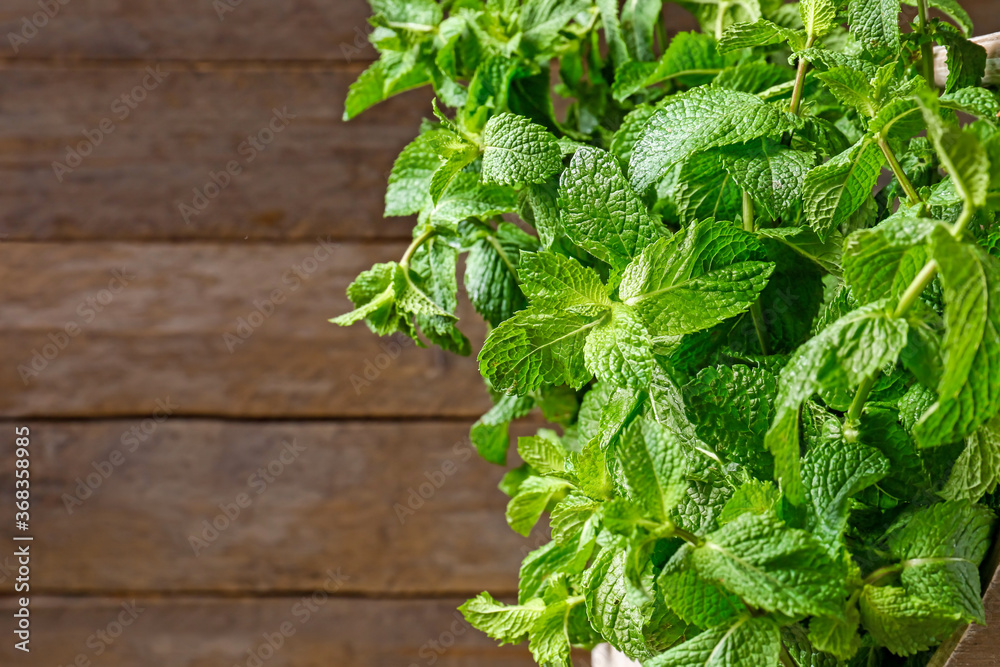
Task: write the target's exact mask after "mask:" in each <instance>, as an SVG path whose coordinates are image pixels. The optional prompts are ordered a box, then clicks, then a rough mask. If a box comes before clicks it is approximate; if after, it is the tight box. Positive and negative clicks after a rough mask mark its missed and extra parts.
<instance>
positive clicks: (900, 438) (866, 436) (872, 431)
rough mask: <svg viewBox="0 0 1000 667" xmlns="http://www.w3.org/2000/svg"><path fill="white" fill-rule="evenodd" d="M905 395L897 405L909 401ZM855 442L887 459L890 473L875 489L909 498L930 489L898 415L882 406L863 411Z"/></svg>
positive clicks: (911, 441) (925, 474)
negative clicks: (857, 441) (874, 450)
mask: <svg viewBox="0 0 1000 667" xmlns="http://www.w3.org/2000/svg"><path fill="white" fill-rule="evenodd" d="M915 386H919V385H915ZM909 396H910V395H909V394H908V395H907V396H904V399H903V400H901V401H900V402H901V403H903V402H904V400H906V401H909V400H910V398H909ZM928 405H929V404H928ZM924 407H926V406H924ZM915 412H917V413H918V414H915V415H914V416H913V418H912V421H914V422H915V421H916V419H917V417H919V413H922V412H923V409H918V410H915ZM858 439H859V441H860V442H862V443H864V444H866V445H868V446H870V447H874V448H876V449H878V450H879V451H880V452H882V455H883V456H884V457H885V458H887V459H888V460H889V470H890V471H891V474H890V475H889V476H888V477H885V478H883V479H882V480H881V481H880V482H879V488H880V489H882V490H884V491H885V492H886V493H888V494H890V495H892V496H894V497H896V498H901V499H910V498H913V497H915V496H916V495H917V494H919V493H920V492H921V491H923V490H924V489H926V488H927V487H928V486H930V477H929V476H928V474H927V469H926V468H925V467H924V461H923V459H922V458H921V457H920V452H919V451H918V450H917V446H916V444H914V442H913V438H911V437H910V435H909V433H907V431H906V429H905V428H904V426H903V424H901V423H900V416H899V413H897V412H896V411H895V410H890V409H888V408H882V407H872V408H868V409H866V410H865V413H864V414H863V415H862V417H861V425H860V429H859V434H858Z"/></svg>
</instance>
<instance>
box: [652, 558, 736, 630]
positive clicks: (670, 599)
mask: <svg viewBox="0 0 1000 667" xmlns="http://www.w3.org/2000/svg"><path fill="white" fill-rule="evenodd" d="M690 554H691V547H690V545H684V546H682V547H681V548H680V549H678V550H677V553H675V554H674V555H673V557H671V559H670V560H669V561H668V562H667V564H666V565H665V566H664V567H663V570H662V571H661V572H660V576H659V577H658V578H657V581H656V587H657V589H658V590H659V592H660V594H661V595H663V598H664V600H666V601H667V603H668V604H669V605H670V608H671V609H673V610H674V612H675V613H676V614H677V615H678V616H679V617H680V618H681V619H683V620H684V621H686V622H687V623H691V624H693V625H696V626H698V627H700V628H712V627H715V626H717V625H723V624H726V623H727V622H732V621H734V620H735V619H736V618H737V617H739V616H741V615H743V614H744V613H745V612H746V606H744V604H743V602H742V601H741V600H740V598H739V596H737V595H734V594H732V593H730V592H729V591H727V590H726V589H725V588H724V587H723V586H722V585H721V584H719V583H717V582H714V581H709V580H707V579H704V578H702V577H701V576H699V575H698V573H697V572H695V571H694V570H693V569H691V567H690V566H689V563H688V558H689V557H690Z"/></svg>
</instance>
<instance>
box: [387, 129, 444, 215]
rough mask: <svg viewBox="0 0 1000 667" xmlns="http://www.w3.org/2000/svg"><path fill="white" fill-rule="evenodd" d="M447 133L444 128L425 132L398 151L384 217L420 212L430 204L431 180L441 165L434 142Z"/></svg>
mask: <svg viewBox="0 0 1000 667" xmlns="http://www.w3.org/2000/svg"><path fill="white" fill-rule="evenodd" d="M449 135H450V133H449V132H448V131H446V130H431V131H430V132H424V133H423V134H421V135H420V136H418V137H417V138H416V139H414V140H413V141H411V142H410V143H409V144H408V145H407V146H406V148H404V149H403V152H402V153H400V154H399V157H398V158H396V162H395V163H394V164H393V165H392V171H391V172H390V173H389V187H388V189H387V190H386V193H385V215H386V217H391V216H401V215H413V214H415V213H420V211H422V210H423V209H425V208H427V207H428V206H429V205H430V204H431V197H430V187H431V180H432V179H433V178H434V174H435V173H436V172H437V171H438V169H440V167H441V158H440V157H438V152H437V145H438V143H439V142H440V141H441V140H443V139H444V138H446V137H448V136H449Z"/></svg>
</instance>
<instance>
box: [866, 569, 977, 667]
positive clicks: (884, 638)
mask: <svg viewBox="0 0 1000 667" xmlns="http://www.w3.org/2000/svg"><path fill="white" fill-rule="evenodd" d="M860 608H861V622H862V624H864V627H865V629H866V630H868V632H869V633H871V635H872V637H873V638H874V639H875V641H877V642H878V643H879V644H880V645H882V646H885V647H886V648H888V649H889V650H890V651H892V652H893V653H895V654H896V655H902V656H907V655H913V654H915V653H919V652H920V651H926V650H927V649H929V648H930V647H932V646H937V645H938V644H940V643H941V642H943V641H944V640H945V639H947V638H948V637H949V636H950V635H951V633H952V632H954V631H955V629H956V628H957V627H958V626H959V625H961V623H962V621H961V616H960V615H958V614H955V613H952V612H949V611H948V610H946V609H944V608H942V607H941V606H940V605H939V604H937V603H935V602H933V601H930V600H924V599H923V598H920V597H917V596H915V595H909V594H908V593H907V592H906V591H905V590H904V589H902V588H899V587H897V586H865V588H864V591H862V593H861V599H860Z"/></svg>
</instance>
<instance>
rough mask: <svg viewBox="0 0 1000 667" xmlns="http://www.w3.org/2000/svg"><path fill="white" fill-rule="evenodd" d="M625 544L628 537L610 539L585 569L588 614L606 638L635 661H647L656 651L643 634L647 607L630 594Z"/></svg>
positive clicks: (596, 628) (584, 582)
mask: <svg viewBox="0 0 1000 667" xmlns="http://www.w3.org/2000/svg"><path fill="white" fill-rule="evenodd" d="M625 545H626V540H625V539H624V538H618V539H616V540H613V541H609V543H607V544H605V546H604V547H603V548H602V549H601V550H600V552H598V554H597V556H596V557H595V558H594V562H593V563H592V564H591V566H590V567H589V568H588V569H587V571H586V572H584V581H583V587H584V598H585V599H586V602H587V616H588V618H590V622H591V624H592V625H593V626H594V630H596V631H597V632H598V633H599V634H600V635H601V636H602V637H604V639H605V641H607V642H609V643H610V644H611V645H612V646H614V647H615V648H617V649H618V650H619V651H621V652H622V653H624V654H625V655H627V656H628V657H630V658H632V659H633V660H645V659H646V658H649V657H651V654H652V651H651V650H650V647H649V645H648V643H647V642H646V638H645V637H644V636H643V633H642V628H643V626H644V625H645V622H646V618H647V616H646V610H645V609H644V608H643V607H641V606H639V605H636V604H635V602H634V601H633V600H632V599H631V596H629V595H628V580H627V578H626V576H625V561H626V551H625Z"/></svg>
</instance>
